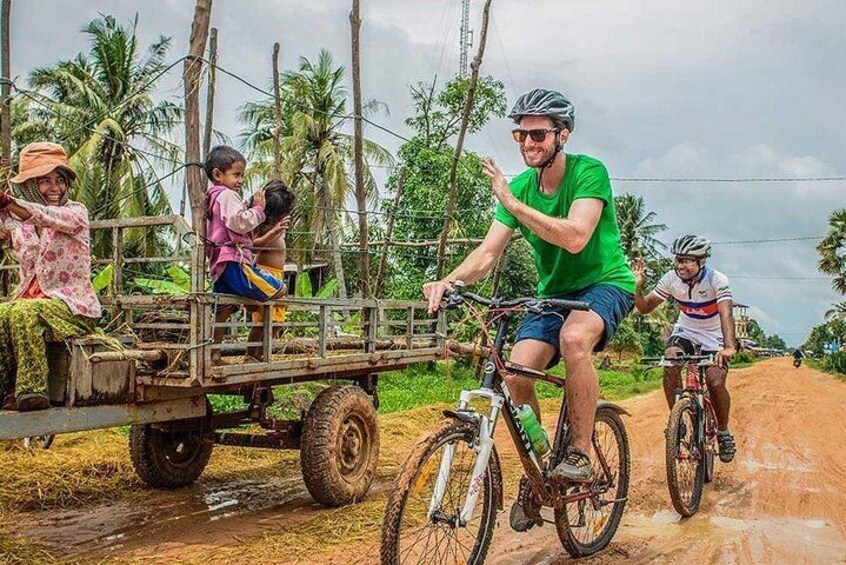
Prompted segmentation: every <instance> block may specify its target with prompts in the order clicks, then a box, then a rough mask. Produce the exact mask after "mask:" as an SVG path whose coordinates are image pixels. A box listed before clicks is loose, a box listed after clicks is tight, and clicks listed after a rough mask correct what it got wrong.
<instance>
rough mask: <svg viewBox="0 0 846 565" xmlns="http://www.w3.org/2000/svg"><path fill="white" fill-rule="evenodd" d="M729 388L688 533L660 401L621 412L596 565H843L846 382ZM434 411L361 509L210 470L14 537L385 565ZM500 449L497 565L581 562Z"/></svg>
mask: <svg viewBox="0 0 846 565" xmlns="http://www.w3.org/2000/svg"><path fill="white" fill-rule="evenodd" d="M729 387H730V390H731V393H732V396H733V408H732V415H733V421H732V422H733V423H732V428H733V430H734V432H735V435H736V437H737V439H738V448H739V450H738V455H737V458H736V459H735V461H734V462H733V463H732V464H730V465H720V464H719V463H717V468H716V478H715V481H714V482H713V483H712V484H711V485H710V486H706V490H705V494H704V496H703V502H702V506H701V509H700V511H699V513H698V514H697V515H696V516H694V517H693V518H690V519H687V520H684V521H681V520H680V519H679V516H678V515H677V514H675V512H674V511H673V510H672V506H671V504H670V500H669V495H668V494H667V490H666V482H665V478H664V455H663V433H662V432H663V429H664V426H665V422H666V415H667V409H666V406H665V404H664V400H663V396H662V395H661V393H660V392H654V393H650V394H647V395H643V396H640V397H636V398H632V399H629V400H627V401H624V402H622V405H623V406H625V407H626V408H627V409H628V410H629V411H630V412H631V413H632V417H631V418H628V419H627V421H626V425H627V427H628V431H629V437H630V439H631V442H632V471H633V479H632V483H631V487H630V500H629V503H628V506H627V508H626V513H625V515H624V518H623V523H622V525H621V527H620V529H619V531H618V533H617V536H616V538H615V540H614V541H613V542H612V545H611V547H610V548H609V549H608V550H606V551H605V552H603V553H602V554H600V555H599V556H597V557H595V558H593V559H592V560H588V561H587V562H600V563H605V562H612V561H613V562H617V561H626V562H635V563H638V562H640V563H644V562H670V561H672V562H674V563H676V562H682V563H684V562H697V563H701V562H703V561H704V562H714V563H717V562H719V563H723V562H743V563H752V562H754V563H759V562H770V563H800V562H826V563H830V562H846V455H844V449H846V448H844V446H846V422H844V421H843V420H844V414H846V410H845V409H844V407H846V384H844V383H843V382H840V381H837V380H835V379H833V378H832V377H831V376H827V375H824V374H822V373H819V372H817V371H814V370H812V369H809V368H805V367H802V368H801V369H799V370H796V369H794V368H793V367H792V366H791V364H790V362H789V360H786V359H775V360H770V361H765V362H761V363H758V364H756V365H754V366H752V367H750V368H747V369H741V370H736V371H733V372H732V373H731V375H730V383H729ZM544 410H545V411H546V412H547V413H548V414H549V416H552V415H553V414H554V413H555V411H556V410H557V407H556V406H555V403H553V402H547V403H546V404H545V405H544ZM437 414H438V409H437V408H431V409H424V410H421V411H416V414H415V416H414V417H409V416H403V415H396V414H392V415H389V416H386V417H384V418H382V434H383V435H382V437H383V439H382V444H383V457H382V460H381V461H380V471H379V478H378V479H377V484H376V486H375V488H374V491H373V492H372V493H371V495H370V497H369V498H368V500H367V501H365V502H363V503H362V504H359V505H356V506H352V507H348V508H344V509H338V510H326V509H322V508H320V507H318V506H316V505H315V504H314V503H313V502H312V501H311V500H310V498H309V497H308V495H307V494H306V492H305V489H304V487H303V486H302V482H301V480H300V479H299V477H298V474H297V469H296V467H297V465H296V455H295V454H290V453H286V454H279V455H276V454H275V453H274V454H272V455H267V456H263V457H262V459H261V460H259V461H257V462H256V465H257V466H256V467H255V468H251V469H250V470H249V472H248V473H246V475H245V474H244V473H241V475H239V474H238V473H237V472H235V471H236V470H235V469H232V468H229V469H227V471H226V472H225V473H222V474H216V473H217V472H216V471H215V469H214V468H212V469H211V471H210V472H209V473H207V474H206V475H205V476H204V478H203V479H202V480H201V481H200V483H199V484H198V485H196V486H195V487H192V488H190V489H183V490H180V491H176V492H156V491H152V490H143V491H142V493H141V495H140V496H139V494H138V493H137V492H136V493H135V494H134V495H133V496H132V497H131V498H120V497H118V498H117V499H116V500H115V499H112V500H106V501H104V502H103V503H101V504H84V505H82V504H80V505H78V507H75V508H69V509H64V510H42V511H31V512H27V513H20V514H17V515H16V516H15V517H14V521H15V525H13V526H9V527H8V528H7V530H6V531H7V532H10V531H11V532H14V533H15V535H17V536H21V538H20V539H22V540H23V541H25V542H26V543H32V542H35V544H38V545H40V546H41V547H43V548H44V550H45V551H46V552H47V554H49V555H50V556H53V557H55V558H58V559H61V560H69V561H77V562H89V561H93V560H96V561H102V560H105V561H111V560H114V561H115V562H126V561H138V562H156V563H162V562H167V561H178V562H180V563H184V562H203V563H207V562H225V563H240V562H251V561H256V560H260V561H262V562H265V563H291V562H303V563H306V562H309V563H350V562H361V563H366V562H374V559H375V556H376V554H377V548H378V535H379V525H380V520H381V512H382V509H383V508H384V500H385V497H386V492H387V489H388V488H389V486H390V480H391V478H392V476H393V474H395V473H396V468H397V464H398V462H399V461H400V460H401V459H402V457H403V456H404V454H405V453H407V451H408V448H409V446H410V444H411V441H412V440H413V438H414V437H416V436H417V435H418V434H419V433H420V432H421V431H422V430H423V429H425V427H426V426H427V425H428V424H429V423H431V422H432V421H434V419H436V418H437V417H438V415H437ZM551 420H552V417H547V421H548V422H549V423H550V424H551ZM502 430H504V426H501V427H500V432H501V431H502ZM500 439H501V440H502V441H498V445H500V446H502V450H501V456H502V459H503V467H504V469H505V472H506V477H505V478H506V487H507V488H506V512H505V513H503V514H501V515H500V518H499V525H498V527H497V530H496V532H495V533H494V541H493V547H492V549H491V553H490V556H489V559H488V562H489V563H500V564H517V563H520V564H522V563H533V564H552V563H564V562H569V559H568V558H567V556H566V554H565V553H564V552H563V550H562V548H561V545H560V543H559V542H558V539H557V537H556V535H555V531H554V528H553V527H551V526H545V527H543V528H540V529H535V530H533V531H531V532H529V533H527V534H519V535H518V534H516V533H514V532H512V531H511V530H510V529H509V527H508V517H507V510H508V508H509V507H510V504H511V501H512V500H513V498H514V496H515V494H516V493H515V487H514V486H515V484H516V481H517V478H518V475H517V471H518V469H517V466H516V461H515V456H514V453H513V450H512V449H510V448H508V447H507V438H506V437H501V438H500ZM58 448H59V449H61V448H62V447H61V445H59V446H58ZM213 461H214V458H213ZM227 461H228V465H229V466H231V459H228V460H227ZM248 463H249V462H248V461H245V465H246V464H248ZM127 496H128V495H127ZM0 534H2V531H0ZM2 561H3V559H2V556H1V555H0V562H2Z"/></svg>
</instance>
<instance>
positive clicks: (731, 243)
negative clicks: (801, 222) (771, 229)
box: [711, 235, 825, 245]
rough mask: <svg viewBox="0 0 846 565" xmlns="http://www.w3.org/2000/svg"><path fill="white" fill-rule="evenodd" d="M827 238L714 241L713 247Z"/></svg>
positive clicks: (817, 236)
mask: <svg viewBox="0 0 846 565" xmlns="http://www.w3.org/2000/svg"><path fill="white" fill-rule="evenodd" d="M824 237H825V236H822V235H813V236H803V237H774V238H769V239H735V240H730V241H712V242H711V245H741V244H747V243H781V242H786V241H819V240H821V239H823V238H824Z"/></svg>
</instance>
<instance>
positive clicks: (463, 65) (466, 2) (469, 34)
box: [458, 0, 473, 77]
mask: <svg viewBox="0 0 846 565" xmlns="http://www.w3.org/2000/svg"><path fill="white" fill-rule="evenodd" d="M459 35H460V37H459V38H458V41H459V43H460V46H461V56H460V58H459V62H458V65H459V69H458V74H459V76H462V77H466V76H467V59H468V52H469V50H470V47H472V46H473V30H472V29H470V0H461V31H460V33H459Z"/></svg>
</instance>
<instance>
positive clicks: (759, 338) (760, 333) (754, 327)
mask: <svg viewBox="0 0 846 565" xmlns="http://www.w3.org/2000/svg"><path fill="white" fill-rule="evenodd" d="M746 333H747V334H748V335H749V339H751V340H752V341H754V342H755V343H757V344H758V346H759V347H766V342H767V335H766V334H765V333H764V330H762V329H761V326H760V324H758V320H756V319H755V318H749V321H748V322H747V323H746Z"/></svg>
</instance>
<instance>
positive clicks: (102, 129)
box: [13, 15, 182, 256]
mask: <svg viewBox="0 0 846 565" xmlns="http://www.w3.org/2000/svg"><path fill="white" fill-rule="evenodd" d="M137 25H138V18H137V16H136V18H135V19H134V20H132V21H131V22H130V23H129V24H128V25H122V24H119V23H118V22H117V21H116V20H115V18H113V17H112V16H107V15H101V16H100V17H99V18H97V19H95V20H93V21H92V22H90V23H89V24H88V25H87V26H85V27H84V28H83V30H82V32H83V33H84V34H85V35H87V36H88V38H89V40H90V49H89V52H88V53H87V54H82V53H80V54H79V55H77V56H76V57H75V58H74V59H69V60H62V61H59V62H58V63H56V64H55V65H53V66H49V67H42V68H38V69H35V70H34V71H33V72H32V73H31V74H30V77H29V84H30V86H31V87H32V88H33V89H34V90H35V94H30V95H29V98H27V97H24V98H23V99H22V100H21V101H19V103H18V105H17V106H16V109H15V113H16V116H17V118H18V121H17V122H16V124H15V128H14V129H13V136H14V137H15V140H16V145H17V146H19V147H20V146H22V145H23V144H24V143H27V142H30V141H34V140H35V139H49V140H54V141H60V142H61V143H62V144H63V145H64V146H65V148H66V149H67V150H68V152H69V154H70V155H71V164H72V165H73V167H74V170H75V171H76V173H77V175H78V180H77V183H76V186H75V187H74V188H73V190H72V191H71V193H70V195H69V196H70V197H71V198H73V199H75V200H79V201H81V202H83V203H84V204H85V205H86V206H87V207H88V209H89V212H90V214H91V217H92V219H107V218H123V217H134V216H140V215H154V214H163V213H169V212H170V211H171V206H170V203H169V201H168V198H167V194H166V192H165V190H164V187H163V186H162V184H161V183H160V182H156V181H155V179H156V178H157V176H158V175H157V173H156V171H157V170H158V169H160V168H165V169H166V170H168V171H169V170H172V169H173V167H174V162H181V149H180V147H179V146H178V145H177V144H175V143H173V142H172V141H170V137H171V135H172V134H173V133H174V131H175V129H176V128H177V127H178V126H179V125H180V123H181V119H182V109H181V107H180V106H178V105H177V104H174V103H172V102H169V101H156V100H155V99H154V95H155V92H156V89H157V88H158V85H159V81H160V78H161V74H162V73H163V72H164V70H165V64H164V60H165V57H166V56H167V54H168V51H169V48H170V38H168V37H159V38H158V39H157V40H156V41H155V42H153V43H152V44H151V45H150V46H149V47H148V48H147V49H144V50H142V48H141V46H140V45H139V41H138V34H137ZM149 231H150V230H141V229H138V230H129V231H128V233H127V238H128V241H129V245H128V249H127V250H128V252H129V253H132V252H142V251H144V252H156V251H158V252H161V251H163V249H164V248H165V247H166V245H165V241H164V240H163V239H161V238H159V237H155V236H154V235H153V234H150V233H148V232H149ZM92 248H93V250H94V252H95V255H99V256H103V255H105V254H106V253H108V252H109V250H110V248H111V239H110V237H109V234H107V233H105V232H103V233H99V234H97V233H95V236H94V241H93V242H92Z"/></svg>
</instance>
